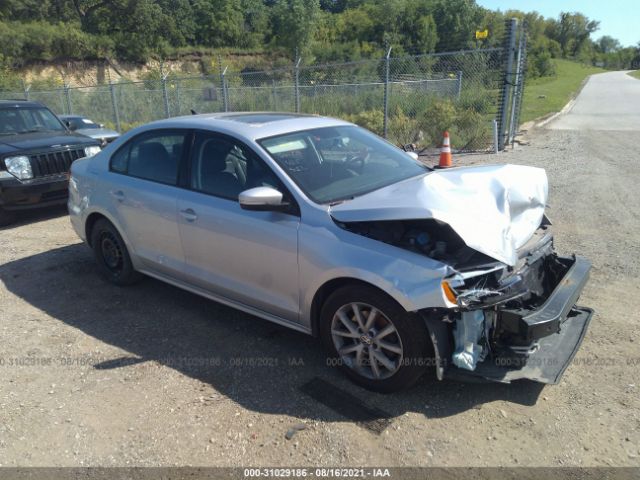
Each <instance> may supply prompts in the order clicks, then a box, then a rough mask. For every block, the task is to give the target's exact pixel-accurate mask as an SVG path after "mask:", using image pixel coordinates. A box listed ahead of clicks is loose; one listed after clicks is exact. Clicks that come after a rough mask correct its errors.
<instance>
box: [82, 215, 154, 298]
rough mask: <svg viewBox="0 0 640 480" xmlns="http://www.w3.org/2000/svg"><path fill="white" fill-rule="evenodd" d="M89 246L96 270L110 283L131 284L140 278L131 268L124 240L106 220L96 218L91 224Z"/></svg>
mask: <svg viewBox="0 0 640 480" xmlns="http://www.w3.org/2000/svg"><path fill="white" fill-rule="evenodd" d="M91 246H92V247H93V254H94V256H95V259H96V263H97V264H98V271H99V272H100V274H101V275H102V276H103V277H104V278H105V279H106V280H107V281H109V282H110V283H113V284H114V285H119V286H124V285H131V284H133V283H136V282H137V281H139V280H140V279H141V278H142V275H141V274H140V273H138V272H136V271H135V270H134V268H133V264H132V263H131V257H130V256H129V252H128V250H127V246H126V244H125V243H124V240H123V239H122V237H121V236H120V234H119V233H118V230H116V228H115V227H114V226H113V225H112V224H111V222H109V221H108V220H105V219H101V220H98V221H97V222H96V224H95V225H94V226H93V229H92V230H91Z"/></svg>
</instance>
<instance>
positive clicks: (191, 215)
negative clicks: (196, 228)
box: [180, 208, 198, 222]
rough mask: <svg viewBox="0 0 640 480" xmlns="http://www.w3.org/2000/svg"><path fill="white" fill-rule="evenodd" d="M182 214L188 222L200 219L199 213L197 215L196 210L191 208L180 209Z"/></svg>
mask: <svg viewBox="0 0 640 480" xmlns="http://www.w3.org/2000/svg"><path fill="white" fill-rule="evenodd" d="M180 215H182V218H184V219H185V220H186V221H187V222H195V221H196V220H197V219H198V215H196V212H194V211H193V210H192V209H190V208H187V209H186V210H180Z"/></svg>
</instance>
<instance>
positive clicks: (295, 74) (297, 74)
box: [294, 57, 302, 113]
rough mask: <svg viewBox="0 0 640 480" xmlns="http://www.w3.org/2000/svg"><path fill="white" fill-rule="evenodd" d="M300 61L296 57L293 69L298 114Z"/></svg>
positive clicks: (298, 111)
mask: <svg viewBox="0 0 640 480" xmlns="http://www.w3.org/2000/svg"><path fill="white" fill-rule="evenodd" d="M300 60H302V58H300V57H298V58H297V60H296V66H295V67H294V77H295V103H296V113H300Z"/></svg>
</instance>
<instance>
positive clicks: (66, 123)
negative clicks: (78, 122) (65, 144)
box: [64, 120, 75, 132]
mask: <svg viewBox="0 0 640 480" xmlns="http://www.w3.org/2000/svg"><path fill="white" fill-rule="evenodd" d="M64 124H65V125H66V126H67V128H68V129H69V130H71V131H72V132H73V131H74V130H75V127H74V126H73V125H72V124H71V122H70V121H69V120H65V121H64Z"/></svg>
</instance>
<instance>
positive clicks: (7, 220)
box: [0, 207, 16, 227]
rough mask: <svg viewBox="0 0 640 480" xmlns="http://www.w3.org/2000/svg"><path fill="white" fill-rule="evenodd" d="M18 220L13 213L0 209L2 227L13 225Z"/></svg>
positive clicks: (0, 225)
mask: <svg viewBox="0 0 640 480" xmlns="http://www.w3.org/2000/svg"><path fill="white" fill-rule="evenodd" d="M15 220H16V217H15V215H14V214H13V212H8V211H7V210H5V209H4V208H2V207H0V227H5V226H7V225H10V224H12V223H13V222H14V221H15Z"/></svg>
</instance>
